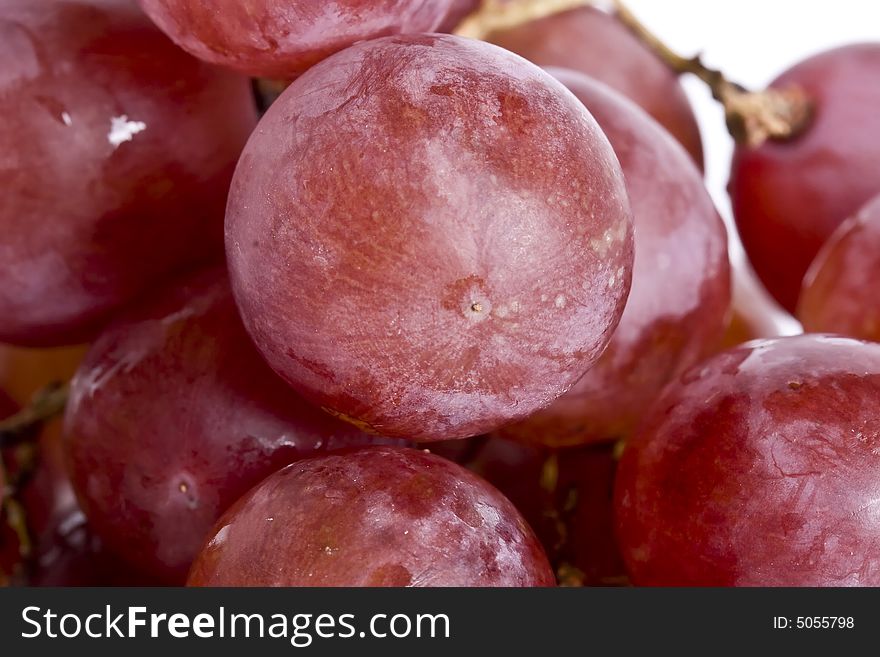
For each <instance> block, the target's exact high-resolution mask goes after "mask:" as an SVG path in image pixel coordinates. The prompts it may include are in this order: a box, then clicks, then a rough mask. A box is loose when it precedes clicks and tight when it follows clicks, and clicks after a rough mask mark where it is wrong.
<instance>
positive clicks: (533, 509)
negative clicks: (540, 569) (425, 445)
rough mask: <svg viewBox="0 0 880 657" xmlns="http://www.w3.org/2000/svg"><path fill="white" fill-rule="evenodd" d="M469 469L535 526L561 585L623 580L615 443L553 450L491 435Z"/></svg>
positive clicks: (594, 584)
mask: <svg viewBox="0 0 880 657" xmlns="http://www.w3.org/2000/svg"><path fill="white" fill-rule="evenodd" d="M459 442H462V441H459ZM467 465H468V467H469V468H470V469H472V470H473V471H474V472H476V473H477V474H478V475H480V476H482V477H484V478H485V479H486V480H487V481H488V482H489V483H491V484H492V485H493V486H496V487H497V488H498V490H500V491H501V492H502V493H503V494H504V495H505V496H507V498H508V499H509V500H510V501H511V502H513V504H514V506H515V507H516V508H517V509H518V510H519V511H520V512H521V513H522V514H523V516H524V517H525V519H526V521H527V522H528V523H529V524H530V525H531V526H532V527H533V528H534V529H535V532H536V534H537V535H538V538H539V539H540V540H541V542H542V543H543V545H544V548H545V549H546V551H547V554H548V555H550V560H551V562H552V563H553V565H554V566H555V568H556V571H557V573H558V575H559V579H560V582H561V583H562V584H573V585H582V586H613V585H621V584H624V583H625V582H626V576H625V575H624V566H623V561H622V558H621V556H620V552H619V550H618V549H617V544H616V541H615V538H614V530H613V518H612V505H611V500H612V491H613V487H614V473H615V470H616V466H617V461H616V459H615V458H614V446H613V445H599V446H590V447H579V448H574V449H562V450H551V449H547V448H543V447H539V446H535V445H525V444H523V443H518V442H514V441H509V440H504V439H502V438H491V439H490V440H488V441H487V442H485V443H484V444H483V445H482V446H481V448H480V449H479V451H478V452H477V454H476V455H475V456H473V457H472V458H471V459H470V460H469V461H468V463H467Z"/></svg>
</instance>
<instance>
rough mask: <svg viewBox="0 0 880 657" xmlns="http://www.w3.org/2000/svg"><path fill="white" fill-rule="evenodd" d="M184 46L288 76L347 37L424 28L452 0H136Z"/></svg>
mask: <svg viewBox="0 0 880 657" xmlns="http://www.w3.org/2000/svg"><path fill="white" fill-rule="evenodd" d="M140 2H141V6H143V8H144V10H145V11H146V12H147V13H148V14H149V15H150V17H152V19H153V20H154V21H155V22H156V23H157V24H158V25H159V27H161V28H162V29H163V30H164V31H165V33H166V34H168V35H169V36H170V37H171V38H172V39H173V40H174V41H175V42H177V44H178V45H180V46H181V47H182V48H183V49H184V50H187V51H189V52H190V53H192V54H193V55H195V56H196V57H199V58H201V59H203V60H205V61H208V62H211V63H213V64H221V65H223V66H228V67H231V68H234V69H237V70H239V71H241V72H243V73H247V74H248V75H252V76H263V77H270V78H284V79H293V78H295V77H297V76H298V75H300V74H302V73H303V72H304V71H305V70H306V69H308V68H309V67H310V66H312V65H314V64H317V63H318V62H320V61H321V60H322V59H325V58H327V57H328V56H329V55H332V54H333V53H335V52H337V51H339V50H342V49H344V48H346V47H348V46H350V45H352V44H353V43H356V42H358V41H364V40H367V39H374V38H376V37H381V36H387V35H391V34H401V33H403V34H406V33H414V32H432V31H434V29H436V28H437V27H438V26H439V25H440V23H441V21H442V20H443V19H444V18H445V17H446V15H447V13H448V12H449V11H450V7H451V5H452V0H320V1H316V0H284V1H279V0H236V1H235V2H224V3H223V4H222V6H217V5H216V4H215V3H213V2H208V3H206V2H204V1H203V0H140Z"/></svg>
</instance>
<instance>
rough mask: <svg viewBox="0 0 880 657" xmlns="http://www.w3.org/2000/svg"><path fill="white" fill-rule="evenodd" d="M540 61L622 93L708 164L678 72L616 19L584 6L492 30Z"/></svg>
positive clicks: (494, 38) (502, 42)
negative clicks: (495, 30)
mask: <svg viewBox="0 0 880 657" xmlns="http://www.w3.org/2000/svg"><path fill="white" fill-rule="evenodd" d="M487 39H488V40H489V41H490V42H492V43H494V44H497V45H499V46H501V47H502V48H506V49H507V50H511V51H513V52H515V53H517V54H519V55H522V56H523V57H525V58H526V59H528V60H530V61H532V62H534V63H536V64H538V65H539V66H554V67H560V68H568V69H572V70H575V71H579V72H581V73H584V74H586V75H589V76H590V77H592V78H595V79H596V80H598V81H599V82H604V83H605V84H607V85H608V86H609V87H611V88H612V89H614V90H615V91H618V92H620V93H622V94H623V95H624V96H626V97H628V98H630V99H631V100H633V101H634V102H635V103H636V104H637V105H639V106H640V107H641V108H642V109H643V110H645V111H646V112H647V113H648V114H650V115H651V116H652V117H653V118H654V119H655V120H656V121H657V122H658V123H659V124H660V125H662V126H663V127H664V128H666V129H667V130H668V131H669V132H670V133H671V134H672V135H673V136H674V137H675V138H676V139H677V140H678V141H679V142H681V144H682V145H683V146H684V147H685V149H686V150H687V151H688V153H690V155H691V157H692V158H693V159H694V162H696V163H697V166H698V167H699V168H700V169H702V168H703V142H702V139H701V137H700V128H699V126H698V125H697V119H696V116H695V115H694V111H693V109H692V108H691V105H690V102H689V101H688V99H687V96H686V95H685V93H684V89H683V88H682V86H681V84H679V81H678V77H677V76H676V75H675V74H674V73H673V72H672V71H670V69H669V67H667V66H666V65H665V64H664V63H663V62H662V61H661V60H660V59H659V58H657V56H656V55H654V54H653V53H652V52H651V51H650V50H648V48H646V47H645V46H644V45H642V44H641V43H640V42H639V41H638V39H636V38H635V37H634V36H633V35H632V34H631V33H630V32H629V30H627V29H626V27H624V26H623V25H622V24H621V23H620V22H619V21H618V20H617V19H616V18H614V17H613V16H611V15H609V14H607V13H605V12H603V11H600V10H599V9H596V8H594V7H581V8H578V9H573V10H571V11H566V12H561V13H558V14H554V15H552V16H548V17H546V18H542V19H539V20H537V21H533V22H531V23H527V24H525V25H522V26H520V27H516V28H513V29H509V30H504V31H499V32H495V33H493V34H490V35H489V36H488V37H487Z"/></svg>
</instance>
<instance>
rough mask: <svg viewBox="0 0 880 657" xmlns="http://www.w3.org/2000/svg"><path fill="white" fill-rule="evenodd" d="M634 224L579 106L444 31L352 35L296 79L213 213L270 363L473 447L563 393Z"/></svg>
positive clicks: (364, 417) (315, 391) (422, 431)
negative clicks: (363, 38) (223, 212)
mask: <svg viewBox="0 0 880 657" xmlns="http://www.w3.org/2000/svg"><path fill="white" fill-rule="evenodd" d="M291 126H296V129H291ZM631 230H632V229H631V218H630V212H629V206H628V202H627V198H626V190H625V188H624V183H623V176H622V174H621V172H620V167H619V166H618V163H617V160H616V158H615V156H614V153H613V151H612V149H611V146H610V145H609V144H608V142H607V140H606V139H605V137H604V135H603V134H602V132H601V130H600V129H599V127H598V126H597V125H596V123H595V121H594V120H593V119H592V117H591V116H590V115H589V113H588V112H587V110H586V109H585V108H584V107H583V105H581V104H580V103H579V102H578V101H577V99H575V98H574V97H573V96H571V94H569V93H568V92H567V91H565V89H564V88H563V87H562V85H561V84H559V83H558V82H556V81H555V80H553V79H552V78H551V77H550V76H549V75H548V74H546V73H544V72H543V71H541V70H540V69H538V68H537V67H535V66H533V65H532V64H529V63H528V62H526V61H525V60H523V59H521V58H519V57H516V56H515V55H512V54H510V53H507V52H505V51H504V50H502V49H500V48H497V47H495V46H492V45H490V44H486V43H482V42H479V41H473V40H470V39H463V38H459V37H454V36H446V35H442V36H441V35H425V36H408V37H389V38H385V39H379V40H376V41H371V42H367V43H362V44H359V45H357V46H354V47H352V48H349V49H348V50H345V51H343V52H342V53H338V54H337V55H334V56H333V57H331V58H330V59H327V60H325V61H324V62H322V63H321V64H319V65H317V66H315V67H314V68H312V69H311V70H310V71H308V72H307V73H306V74H305V75H304V76H302V77H301V78H300V79H299V80H297V81H296V82H294V84H293V85H291V87H290V88H289V89H288V90H287V91H286V92H285V93H284V94H282V96H281V97H280V98H279V99H278V101H276V103H275V104H274V105H273V106H272V107H271V108H270V109H269V111H268V113H267V114H266V116H265V117H264V118H263V120H262V121H261V123H260V126H259V128H258V129H257V131H256V132H255V133H254V136H253V137H252V138H251V140H250V142H249V143H248V145H247V147H246V148H245V152H244V154H243V156H242V159H241V162H240V164H239V167H238V169H237V171H236V174H235V178H234V181H233V186H232V190H231V192H230V200H229V207H228V211H227V218H226V239H227V255H228V257H229V261H230V269H231V272H232V281H233V287H234V291H235V293H236V298H237V300H238V302H239V307H240V308H241V310H242V314H243V317H244V320H245V324H246V325H247V327H248V330H249V331H250V333H251V335H252V337H253V338H254V339H255V341H256V343H257V346H258V347H259V348H260V350H261V351H262V353H263V355H264V356H265V357H266V359H267V360H268V362H269V364H270V365H271V366H272V367H273V368H274V369H275V370H276V371H277V372H279V373H280V374H281V375H282V376H283V377H284V378H285V379H286V380H287V381H288V382H289V383H290V384H291V385H293V386H294V387H295V388H296V389H297V390H298V391H299V392H300V393H302V394H303V395H304V396H305V397H306V398H308V399H310V400H311V401H313V402H315V403H317V404H318V405H320V406H323V407H325V408H329V409H332V410H333V411H335V412H337V413H338V414H340V415H342V416H345V417H346V418H347V419H349V420H352V421H355V422H357V423H358V424H359V425H361V426H365V427H368V428H369V429H370V430H371V431H373V432H375V433H381V434H384V435H392V436H405V437H408V438H413V439H416V440H438V439H448V438H460V437H464V436H472V435H476V434H479V433H484V432H486V431H489V430H492V429H494V428H497V427H498V426H499V425H501V424H503V423H504V422H506V421H508V420H511V419H516V418H521V417H524V416H526V415H528V414H529V413H531V412H533V411H534V410H535V409H537V408H540V407H542V406H545V405H546V404H547V403H549V402H550V401H551V400H552V399H554V398H555V397H557V396H558V395H560V394H561V393H563V392H564V391H565V390H566V389H567V388H569V387H570V386H571V385H572V384H573V383H574V382H575V381H576V380H577V379H578V378H579V377H580V376H581V375H582V374H583V373H584V372H585V371H586V370H587V369H588V368H589V367H590V365H591V364H592V363H593V362H594V361H595V360H596V358H598V356H599V355H600V354H601V352H602V350H603V349H604V347H605V345H606V344H607V341H608V339H609V338H610V336H611V333H612V332H613V330H614V327H615V326H616V324H617V321H618V320H619V317H620V314H621V312H622V308H623V304H624V301H625V299H626V295H627V292H628V290H629V283H630V273H631V269H630V268H631V264H632V257H633V256H632V233H631Z"/></svg>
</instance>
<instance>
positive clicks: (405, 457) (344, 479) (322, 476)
mask: <svg viewBox="0 0 880 657" xmlns="http://www.w3.org/2000/svg"><path fill="white" fill-rule="evenodd" d="M553 583H554V579H553V573H552V571H551V570H550V566H549V564H548V563H547V558H546V556H545V555H544V552H543V550H542V549H541V545H540V543H538V540H537V539H536V538H535V536H534V535H533V534H532V531H531V529H529V527H528V525H526V523H525V521H524V520H523V519H522V516H520V514H519V513H518V512H517V511H516V509H515V508H514V507H513V505H512V504H511V503H510V502H509V501H508V500H507V499H506V498H504V496H502V495H501V493H499V492H498V491H497V490H495V489H494V488H492V487H491V486H490V485H489V484H487V483H486V482H485V481H483V480H482V479H480V478H479V477H477V476H475V475H473V474H472V473H470V472H468V471H467V470H465V469H464V468H462V467H460V466H458V465H456V464H454V463H452V462H450V461H447V460H446V459H443V458H441V457H439V456H434V455H433V454H428V453H425V452H424V451H416V450H408V449H401V448H393V447H369V448H365V449H361V450H355V451H349V452H344V453H341V454H339V455H329V456H322V457H318V458H314V459H307V460H305V461H300V462H299V463H294V464H293V465H291V466H288V467H287V468H285V469H283V470H281V471H280V472H278V473H276V474H274V475H272V476H271V477H269V478H268V479H266V480H265V481H264V482H262V483H261V484H260V485H259V486H257V487H256V488H254V489H253V490H252V491H251V492H250V493H248V494H247V495H245V496H244V497H243V498H242V499H241V500H239V501H238V502H236V504H235V505H234V506H233V507H232V508H231V509H230V510H229V511H228V512H227V513H226V514H224V516H223V518H221V520H220V521H219V522H218V523H217V525H216V527H215V529H214V532H213V534H212V537H211V538H210V540H209V541H208V542H207V544H206V545H205V548H204V549H203V550H202V552H201V554H200V555H199V557H198V559H197V560H196V562H195V564H194V565H193V569H192V572H191V573H190V578H189V584H190V585H192V586H395V587H397V586H415V587H425V586H430V587H440V586H508V587H510V586H552V585H553Z"/></svg>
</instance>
